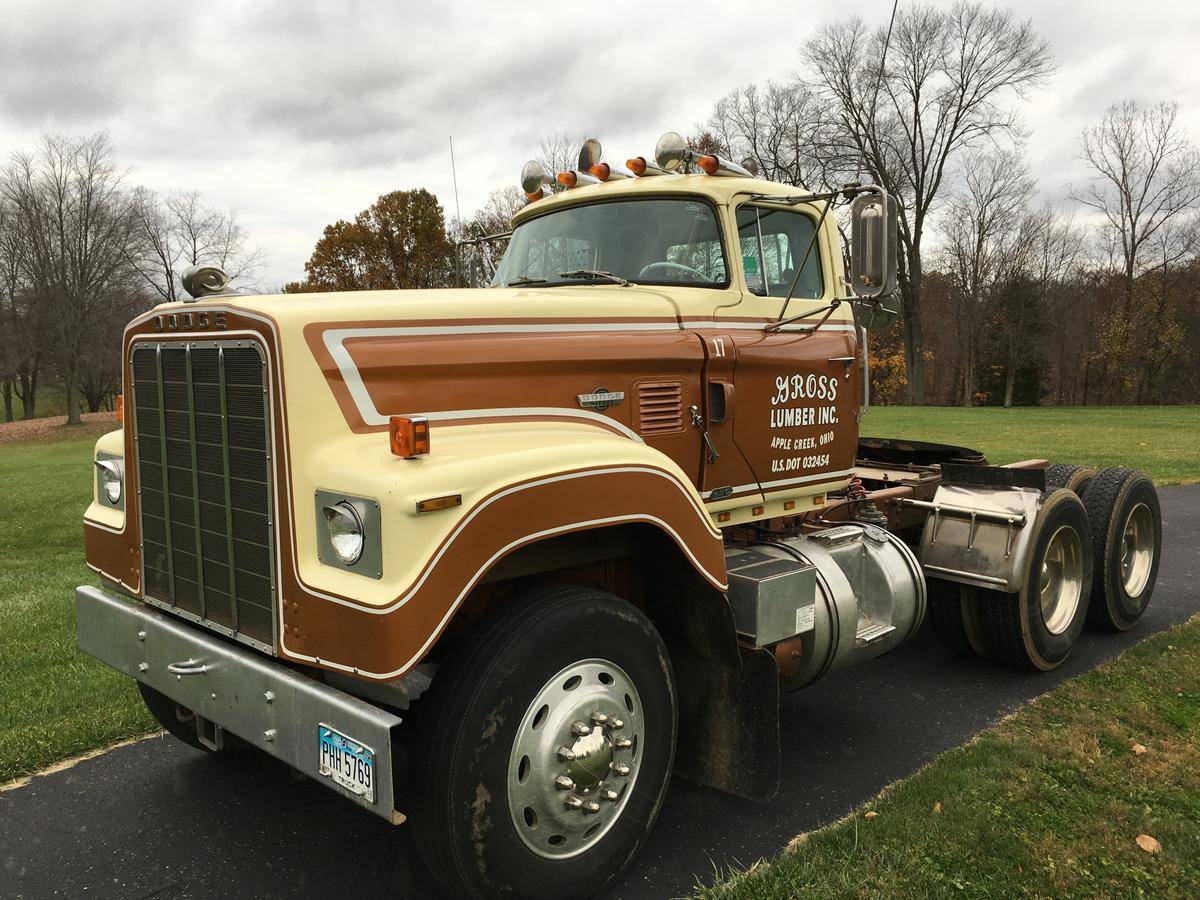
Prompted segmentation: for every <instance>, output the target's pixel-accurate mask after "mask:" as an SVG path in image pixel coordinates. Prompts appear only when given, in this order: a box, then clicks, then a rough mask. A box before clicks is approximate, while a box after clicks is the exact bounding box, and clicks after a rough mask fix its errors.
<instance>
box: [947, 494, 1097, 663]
mask: <svg viewBox="0 0 1200 900" xmlns="http://www.w3.org/2000/svg"><path fill="white" fill-rule="evenodd" d="M1032 527H1033V533H1032V535H1031V539H1030V547H1029V559H1028V561H1027V564H1026V568H1025V571H1024V573H1023V574H1022V577H1021V585H1020V590H1019V591H1016V592H1015V593H1001V592H999V591H988V590H982V589H978V588H973V587H967V586H965V585H964V586H956V585H948V584H947V585H945V586H944V587H942V588H941V589H940V590H939V591H938V593H940V594H941V596H940V597H939V598H938V600H936V601H934V602H933V603H931V608H932V607H934V606H935V605H937V606H941V607H942V611H941V613H940V615H939V614H934V613H931V621H932V622H933V624H934V629H935V630H936V631H937V633H938V636H939V637H940V638H941V639H942V641H943V643H945V644H946V645H947V646H948V647H950V648H951V649H954V650H955V651H957V652H960V653H964V654H965V653H968V652H970V653H974V654H976V655H978V656H983V657H988V658H990V657H996V658H999V659H1003V660H1005V661H1007V662H1010V663H1013V664H1015V665H1019V666H1024V667H1028V668H1032V669H1038V670H1042V671H1045V670H1049V669H1053V668H1056V667H1058V666H1059V665H1061V664H1062V663H1063V661H1064V660H1066V658H1067V656H1069V655H1070V653H1071V649H1072V647H1074V645H1075V641H1076V639H1077V638H1078V637H1079V633H1080V631H1082V629H1083V624H1084V621H1085V619H1086V618H1087V607H1088V599H1089V595H1090V592H1091V591H1090V585H1091V583H1092V544H1091V532H1090V529H1089V526H1088V516H1087V512H1086V510H1085V509H1084V506H1083V502H1082V501H1081V500H1080V499H1079V497H1078V496H1077V495H1076V494H1075V493H1074V492H1073V491H1071V490H1069V489H1067V488H1060V489H1057V490H1055V491H1053V492H1052V493H1050V494H1049V495H1048V496H1047V498H1046V500H1045V502H1044V503H1043V504H1042V506H1041V508H1040V509H1039V511H1038V516H1037V518H1036V519H1035V520H1034V523H1033V526H1032ZM956 587H957V596H955V590H954V589H955V588H956ZM955 601H957V609H955V607H954V602H955ZM955 612H957V617H956V616H955V615H954V614H955ZM939 619H940V620H941V622H940V625H939Z"/></svg>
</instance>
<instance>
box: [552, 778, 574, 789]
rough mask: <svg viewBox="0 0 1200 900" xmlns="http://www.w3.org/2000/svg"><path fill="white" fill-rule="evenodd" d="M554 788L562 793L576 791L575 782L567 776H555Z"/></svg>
mask: <svg viewBox="0 0 1200 900" xmlns="http://www.w3.org/2000/svg"><path fill="white" fill-rule="evenodd" d="M554 786H555V787H556V788H558V789H559V790H560V791H571V790H574V789H575V782H574V781H572V780H571V779H570V778H568V777H567V776H566V775H558V776H555V779H554Z"/></svg>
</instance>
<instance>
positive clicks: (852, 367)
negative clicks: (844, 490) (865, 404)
mask: <svg viewBox="0 0 1200 900" xmlns="http://www.w3.org/2000/svg"><path fill="white" fill-rule="evenodd" d="M736 222H737V229H738V238H739V245H740V250H741V261H742V266H741V270H742V275H743V294H742V301H741V303H739V304H738V305H737V306H733V307H728V308H725V309H722V310H719V311H718V315H717V319H716V322H715V327H716V328H717V329H718V330H722V329H724V330H727V331H728V332H729V333H730V334H732V335H734V347H735V352H736V364H735V368H734V384H735V390H734V393H735V395H736V400H735V403H736V415H735V417H734V425H733V442H734V443H735V444H736V446H737V448H738V450H739V451H740V453H741V455H742V456H743V457H744V458H745V460H746V463H747V465H748V467H749V469H750V470H751V472H752V473H753V477H754V479H755V480H756V481H757V482H758V485H759V487H760V488H761V489H762V492H763V493H764V494H765V495H769V494H772V493H777V494H791V495H799V494H809V493H821V492H823V491H825V490H828V489H830V488H831V487H836V486H838V483H839V482H841V483H844V482H845V481H846V480H847V479H848V478H849V475H850V472H851V469H852V467H853V464H854V454H855V451H856V448H857V443H858V414H859V399H858V398H859V396H860V391H861V387H860V377H861V376H860V372H861V366H860V364H859V361H858V360H859V357H858V341H857V336H856V331H855V327H854V322H853V316H852V314H851V311H850V306H849V304H847V303H843V304H842V305H840V306H839V307H838V308H837V309H835V310H834V311H833V313H832V314H831V315H830V316H829V318H828V319H826V320H825V321H824V322H823V323H822V322H821V319H822V317H824V316H825V314H826V312H827V311H828V310H827V306H828V304H829V301H830V300H832V299H833V297H834V296H835V292H834V283H835V282H834V279H835V276H836V274H837V273H838V272H840V266H839V267H835V266H834V265H833V261H832V259H831V256H830V252H829V244H828V240H826V241H823V242H817V243H816V244H815V245H814V246H813V247H812V249H811V251H809V244H810V243H811V241H812V235H813V232H814V230H815V227H816V221H815V217H814V216H812V215H810V214H809V213H808V212H806V211H804V210H797V209H793V208H790V207H782V206H771V205H767V204H744V205H742V206H741V207H739V208H738V211H737V213H736ZM832 234H833V231H832V229H831V228H830V229H829V230H828V231H826V235H827V236H832ZM798 268H800V269H801V274H800V276H799V278H796V271H797V269H798ZM793 281H794V282H795V289H794V291H793V294H792V299H791V301H790V302H789V303H788V304H787V310H786V315H787V317H789V318H790V317H792V316H795V315H797V314H805V315H804V317H803V318H800V319H798V320H797V321H795V322H794V323H791V324H789V325H786V326H783V327H782V328H781V329H779V330H777V331H768V330H766V326H767V324H768V323H770V322H773V321H775V320H776V319H778V318H779V315H780V313H781V311H783V305H784V297H785V296H786V295H787V292H788V290H789V288H790V287H791V286H792V284H793ZM709 389H710V390H711V388H709Z"/></svg>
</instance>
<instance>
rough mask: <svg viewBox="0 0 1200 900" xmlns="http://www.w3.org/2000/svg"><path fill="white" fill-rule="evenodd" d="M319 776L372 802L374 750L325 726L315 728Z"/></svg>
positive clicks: (373, 800)
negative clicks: (318, 742)
mask: <svg viewBox="0 0 1200 900" xmlns="http://www.w3.org/2000/svg"><path fill="white" fill-rule="evenodd" d="M317 734H318V736H319V739H320V755H319V757H318V758H319V760H320V764H319V768H318V770H317V772H318V774H320V775H324V776H325V777H326V778H331V779H333V781H334V782H336V783H337V784H340V785H341V786H342V787H344V788H346V790H348V791H353V792H354V793H355V794H358V795H359V796H360V797H365V798H366V799H367V802H368V803H374V802H375V751H374V750H372V749H371V748H370V747H368V746H366V745H365V744H361V743H359V742H358V741H356V740H354V738H352V737H348V736H346V735H344V734H342V733H341V732H340V731H337V730H335V729H333V728H330V727H329V726H328V725H318V726H317Z"/></svg>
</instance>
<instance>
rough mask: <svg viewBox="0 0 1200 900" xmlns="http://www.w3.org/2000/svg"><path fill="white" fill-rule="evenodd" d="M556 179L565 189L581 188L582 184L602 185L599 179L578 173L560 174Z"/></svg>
mask: <svg viewBox="0 0 1200 900" xmlns="http://www.w3.org/2000/svg"><path fill="white" fill-rule="evenodd" d="M555 178H557V179H558V183H559V184H561V185H562V186H563V187H565V188H573V187H579V185H581V184H599V183H600V179H599V178H593V177H592V176H591V175H585V174H584V173H583V172H576V171H570V172H559V173H558V175H556V176H555Z"/></svg>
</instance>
